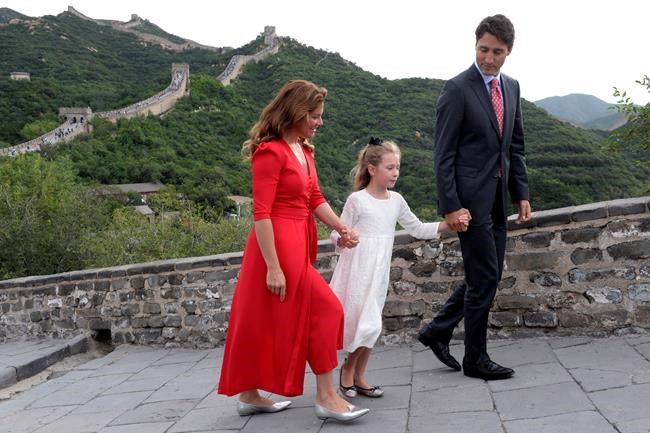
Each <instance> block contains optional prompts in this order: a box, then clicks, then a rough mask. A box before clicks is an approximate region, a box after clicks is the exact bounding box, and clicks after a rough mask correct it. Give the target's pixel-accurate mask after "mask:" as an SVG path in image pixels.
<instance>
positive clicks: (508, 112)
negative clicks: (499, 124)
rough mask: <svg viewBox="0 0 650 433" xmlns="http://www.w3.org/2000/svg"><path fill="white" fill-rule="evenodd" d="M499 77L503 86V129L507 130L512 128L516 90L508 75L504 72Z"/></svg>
mask: <svg viewBox="0 0 650 433" xmlns="http://www.w3.org/2000/svg"><path fill="white" fill-rule="evenodd" d="M501 77H502V83H503V88H504V97H503V104H504V105H503V130H504V131H509V130H511V129H512V123H513V122H514V120H515V112H516V111H517V92H516V87H515V86H514V83H513V81H512V79H511V78H510V77H508V76H507V75H504V74H501Z"/></svg>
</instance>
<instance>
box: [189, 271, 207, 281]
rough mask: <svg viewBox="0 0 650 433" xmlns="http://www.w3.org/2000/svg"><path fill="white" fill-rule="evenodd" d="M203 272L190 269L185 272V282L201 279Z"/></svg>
mask: <svg viewBox="0 0 650 433" xmlns="http://www.w3.org/2000/svg"><path fill="white" fill-rule="evenodd" d="M203 275H204V272H202V271H192V272H188V273H187V283H188V284H192V283H195V282H197V281H200V280H202V279H203Z"/></svg>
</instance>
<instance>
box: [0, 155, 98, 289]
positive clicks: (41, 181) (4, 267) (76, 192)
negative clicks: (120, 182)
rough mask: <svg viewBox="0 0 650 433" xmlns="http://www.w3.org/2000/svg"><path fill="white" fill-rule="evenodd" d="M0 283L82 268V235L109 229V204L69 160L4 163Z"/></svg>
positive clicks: (0, 161) (0, 170)
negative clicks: (85, 183)
mask: <svg viewBox="0 0 650 433" xmlns="http://www.w3.org/2000/svg"><path fill="white" fill-rule="evenodd" d="M0 203H2V204H1V205H0V279H4V278H15V277H20V276H26V275H39V274H52V273H58V272H65V271H70V270H72V269H81V268H83V267H84V263H83V261H82V260H81V258H80V256H79V254H78V251H79V249H80V248H81V245H80V240H81V239H80V236H79V234H80V233H83V232H87V231H94V230H95V229H96V227H98V226H101V225H105V224H106V223H107V222H104V220H105V219H106V217H105V215H107V214H110V210H109V207H110V205H109V201H107V200H104V199H101V198H100V197H98V196H97V195H95V194H93V193H92V192H91V191H90V190H89V189H88V188H86V187H84V186H82V185H80V184H79V183H77V179H76V174H75V172H74V170H73V169H71V167H70V164H69V163H68V162H66V161H65V160H61V161H47V160H46V159H44V158H42V157H41V156H39V155H36V154H25V155H20V156H18V157H16V158H0Z"/></svg>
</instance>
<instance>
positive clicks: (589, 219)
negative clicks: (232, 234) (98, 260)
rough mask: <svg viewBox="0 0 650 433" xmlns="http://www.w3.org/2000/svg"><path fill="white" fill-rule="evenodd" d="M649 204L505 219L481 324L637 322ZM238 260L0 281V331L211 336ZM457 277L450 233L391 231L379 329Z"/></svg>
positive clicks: (407, 322)
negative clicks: (499, 260) (425, 237)
mask: <svg viewBox="0 0 650 433" xmlns="http://www.w3.org/2000/svg"><path fill="white" fill-rule="evenodd" d="M649 206H650V197H641V198H635V199H628V200H615V201H609V202H601V203H594V204H590V205H585V206H576V207H570V208H563V209H554V210H550V211H544V212H537V213H535V215H534V220H533V221H532V222H530V223H528V224H526V226H525V227H522V226H514V224H511V227H510V228H511V231H510V232H509V237H508V246H507V253H506V267H505V270H504V276H503V280H502V282H501V284H500V286H499V290H498V292H497V296H496V299H495V302H494V305H493V309H492V312H491V315H490V333H491V334H493V335H495V336H503V337H522V336H532V335H541V334H553V335H567V334H576V335H583V334H590V335H607V334H611V333H623V332H634V331H635V330H638V329H641V328H643V329H649V328H650V212H649ZM511 222H512V221H511ZM241 260H242V254H241V253H229V254H221V255H215V256H208V257H194V258H186V259H177V260H164V261H158V262H151V263H143V264H134V265H125V266H118V267H112V268H104V269H88V270H83V271H76V272H69V273H63V274H56V275H46V276H33V277H27V278H18V279H13V280H5V281H0V314H1V316H0V342H1V341H4V340H7V339H17V338H23V337H26V336H32V337H33V336H51V337H70V336H72V335H77V334H80V333H91V334H92V333H96V334H98V335H99V336H100V337H101V338H107V337H110V339H111V340H112V341H113V342H114V343H137V344H160V345H166V346H168V347H175V346H187V347H213V346H219V345H222V344H223V343H224V339H225V335H226V329H227V326H228V313H229V309H230V304H231V299H232V295H233V291H234V288H235V285H236V282H237V277H238V273H239V267H240V264H241ZM335 265H336V256H335V254H334V253H333V248H332V246H331V245H330V244H329V241H321V243H320V246H319V257H318V261H317V268H318V269H319V270H320V271H321V273H322V274H323V276H324V277H325V278H326V279H329V277H330V276H331V273H332V270H333V268H334V266H335ZM462 280H463V266H462V258H461V254H460V249H459V245H458V240H457V238H456V237H455V236H448V237H444V238H443V239H442V240H441V241H418V240H415V239H413V238H411V237H410V236H408V235H407V234H405V233H402V232H400V233H398V234H397V236H396V239H395V247H394V253H393V262H392V268H391V283H390V287H389V289H388V299H387V302H386V307H385V309H384V332H383V334H382V337H381V341H382V342H383V343H386V344H390V343H400V342H409V341H412V338H413V336H414V334H415V333H416V332H417V330H418V329H419V327H420V326H421V325H422V322H423V321H428V320H430V319H431V317H433V315H434V314H435V312H436V311H437V310H438V309H439V308H440V307H441V306H442V304H443V303H444V301H445V300H446V299H447V297H448V296H449V294H450V293H451V291H452V290H453V288H454V287H455V286H456V285H457V284H460V283H461V282H462ZM461 334H462V327H461V329H459V330H458V333H457V337H458V336H460V335H461Z"/></svg>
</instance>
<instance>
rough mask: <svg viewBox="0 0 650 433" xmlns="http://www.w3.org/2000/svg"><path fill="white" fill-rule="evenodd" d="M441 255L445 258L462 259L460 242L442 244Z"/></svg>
mask: <svg viewBox="0 0 650 433" xmlns="http://www.w3.org/2000/svg"><path fill="white" fill-rule="evenodd" d="M442 254H443V255H445V256H447V257H462V256H463V253H462V251H461V249H460V241H453V242H449V243H445V244H443V246H442Z"/></svg>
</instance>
